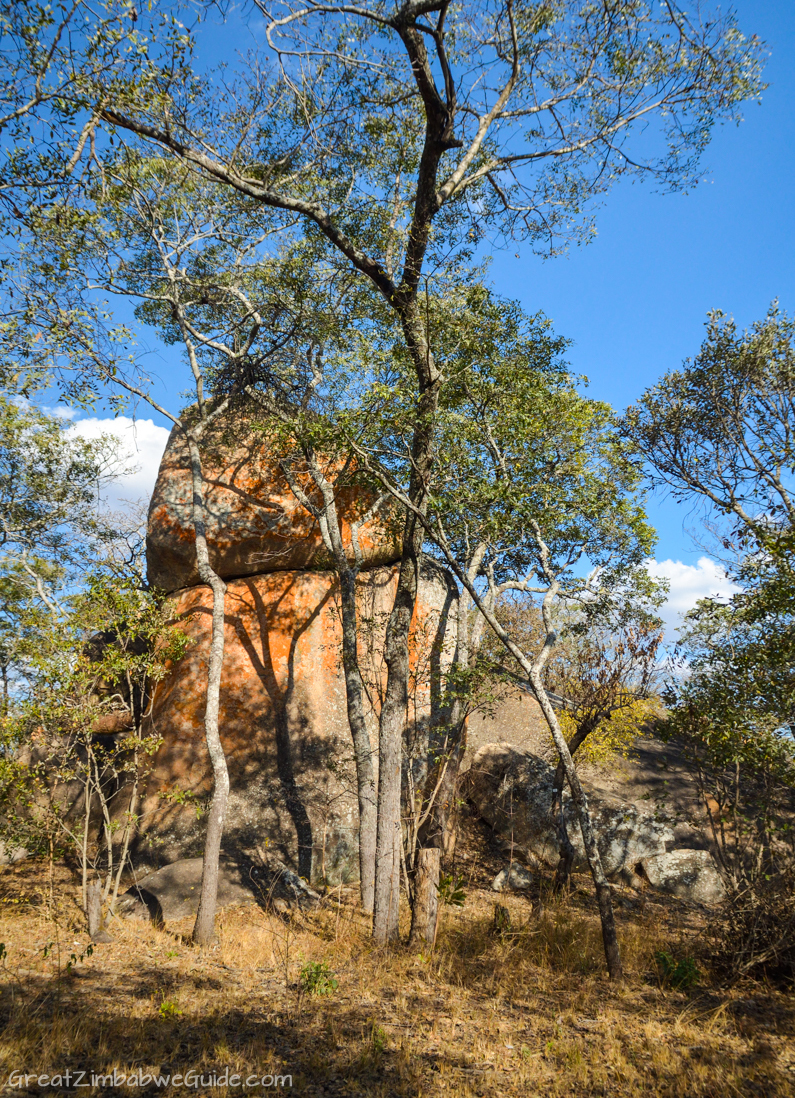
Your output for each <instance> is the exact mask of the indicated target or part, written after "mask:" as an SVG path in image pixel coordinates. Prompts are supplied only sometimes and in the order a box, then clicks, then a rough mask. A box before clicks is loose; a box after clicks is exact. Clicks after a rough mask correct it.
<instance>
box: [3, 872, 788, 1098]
mask: <svg viewBox="0 0 795 1098" xmlns="http://www.w3.org/2000/svg"><path fill="white" fill-rule="evenodd" d="M43 873H44V869H43V867H37V866H25V867H16V868H10V869H9V868H7V869H5V870H2V871H0V896H2V900H3V902H2V905H0V941H3V942H4V943H5V946H6V950H7V954H8V956H7V959H6V961H5V970H4V979H3V987H2V996H3V998H2V1043H1V1044H0V1080H1V1081H2V1083H3V1084H5V1083H6V1080H7V1078H8V1076H9V1073H10V1072H11V1071H14V1070H17V1071H27V1072H30V1073H36V1074H40V1073H47V1074H48V1075H54V1074H57V1073H59V1072H63V1071H64V1070H65V1069H66V1068H67V1067H69V1068H71V1069H72V1070H75V1069H78V1070H79V1069H82V1070H86V1071H87V1072H88V1073H90V1072H92V1071H93V1072H94V1073H96V1074H109V1073H112V1072H113V1070H114V1068H115V1069H116V1070H117V1071H118V1072H120V1073H123V1074H127V1075H129V1074H130V1073H132V1072H144V1073H147V1074H152V1073H156V1072H163V1073H165V1072H171V1073H175V1072H181V1073H184V1072H187V1071H189V1070H191V1069H193V1070H196V1071H200V1072H204V1073H205V1078H207V1076H209V1074H210V1073H211V1072H213V1071H215V1072H216V1073H218V1072H219V1071H222V1070H223V1068H224V1067H227V1066H228V1067H229V1069H230V1072H237V1073H239V1074H241V1075H243V1076H247V1075H249V1074H252V1073H256V1074H257V1075H260V1076H262V1075H270V1074H286V1075H292V1079H293V1092H294V1093H297V1094H302V1095H367V1096H379V1095H381V1096H392V1095H395V1096H398V1095H406V1096H409V1095H411V1096H417V1098H419V1096H423V1098H429V1096H432V1095H456V1096H458V1095H460V1096H467V1095H500V1096H502V1095H523V1096H524V1095H545V1096H546V1095H561V1096H563V1095H565V1096H569V1095H577V1096H586V1095H610V1096H624V1095H627V1096H629V1095H633V1096H634V1095H644V1096H645V1095H660V1096H663V1095H664V1096H672V1098H673V1096H680V1095H681V1096H683V1098H684V1096H687V1098H693V1096H702V1095H703V1096H710V1098H711V1096H714V1098H727V1096H732V1095H741V1096H743V1098H745V1096H749V1095H757V1094H758V1095H760V1096H764V1098H772V1096H775V1095H789V1094H795V1043H793V1031H794V1029H795V1005H794V1004H793V1001H792V997H791V995H789V994H786V993H784V992H781V991H775V990H773V989H770V988H765V987H762V986H760V985H753V986H751V985H744V986H743V987H742V988H738V987H734V988H731V989H725V988H724V989H721V988H719V987H718V986H715V985H713V984H712V983H711V982H710V979H709V974H706V976H705V977H704V979H703V980H702V983H701V985H700V986H699V987H697V988H695V989H693V990H691V991H689V992H682V991H674V990H671V989H666V988H663V987H661V986H660V980H659V976H658V974H657V970H656V966H655V962H654V953H655V951H656V950H657V949H660V948H666V949H669V950H671V951H672V952H674V954H675V955H683V954H684V953H686V952H687V951H688V950H689V951H690V952H692V951H693V950H694V949H695V948H696V943H697V937H698V933H699V916H698V913H697V912H693V911H692V910H688V909H687V908H686V907H684V906H683V905H681V904H666V905H663V904H661V903H652V902H647V903H645V904H644V903H643V901H642V899H641V900H638V899H637V898H635V899H632V896H631V894H629V893H626V894H622V895H624V903H623V905H622V906H621V907H620V908H619V912H618V918H619V924H620V930H621V940H622V946H623V954H624V960H625V964H626V968H627V973H628V976H627V980H626V982H625V984H624V985H623V986H621V987H613V986H611V985H610V984H609V983H608V982H607V981H606V979H605V978H604V976H603V964H602V957H601V941H600V936H599V928H598V923H597V920H596V915H595V910H594V908H593V905H592V902H591V899H590V896H589V895H588V893H587V891H586V890H585V889H584V888H583V889H582V890H578V891H577V892H576V893H575V894H574V895H573V896H572V897H571V898H570V899H569V900H567V901H566V902H547V903H546V904H545V905H544V906H543V907H542V908H540V909H539V907H538V905H537V904H536V906H535V907H534V906H533V905H532V904H531V903H530V902H529V901H528V900H527V899H525V898H523V897H520V896H510V897H507V898H503V897H495V895H494V894H493V893H489V892H487V891H486V890H484V889H482V888H478V887H477V883H475V884H473V885H472V886H471V887H470V890H469V892H468V895H467V902H466V905H465V907H464V908H463V909H461V910H457V909H449V908H448V909H445V911H444V915H443V922H442V926H441V930H440V934H439V940H438V943H437V948H436V950H435V952H434V954H433V956H431V957H426V956H422V955H417V954H416V953H413V952H409V951H408V950H406V949H401V950H398V951H394V952H389V951H379V950H376V949H374V948H373V947H372V946H371V944H370V942H369V939H368V936H367V927H366V925H365V923H364V920H363V919H362V917H361V916H360V914H359V913H358V912H357V910H356V907H355V906H354V904H353V902H352V901H353V896H352V894H350V893H346V892H345V891H344V890H341V891H333V892H331V893H330V894H329V895H328V896H327V897H326V900H325V902H324V905H323V907H322V909H321V910H320V911H318V912H317V913H315V914H314V915H312V916H311V917H300V918H298V919H295V920H293V921H287V922H285V921H283V920H281V919H279V918H277V917H276V916H273V915H270V914H267V913H265V912H263V911H261V910H260V909H259V908H257V907H255V906H246V907H236V908H227V909H226V910H224V911H223V912H222V913H221V915H220V918H219V944H218V946H217V948H215V949H213V950H210V951H200V950H197V949H195V948H193V947H191V946H190V945H188V944H187V942H186V938H187V935H188V934H189V932H190V929H191V926H190V920H185V921H183V922H180V923H169V924H167V926H166V928H165V929H160V930H159V929H156V928H155V927H153V926H150V925H148V924H145V923H141V922H136V921H129V922H123V921H119V922H117V923H116V924H114V926H113V928H112V933H113V936H114V941H113V942H112V943H111V944H108V945H103V946H97V947H95V949H94V953H93V955H91V956H84V958H83V960H82V961H80V960H79V957H80V954H81V953H84V951H85V948H86V946H87V939H86V935H85V932H84V930H83V927H82V918H81V915H80V912H79V909H78V907H77V890H76V889H75V888H74V886H73V885H72V884H71V881H70V878H69V875H68V873H67V872H66V871H65V870H60V871H59V875H58V880H56V882H55V885H56V894H57V895H58V897H59V903H58V905H57V907H58V910H57V912H56V914H57V923H56V922H54V921H53V918H52V914H53V912H52V911H51V910H50V905H49V902H48V898H47V882H46V873H44V877H42V874H43ZM584 883H585V882H583V884H584ZM496 899H500V901H501V902H503V903H504V904H505V906H506V907H507V908H508V910H509V913H510V920H511V928H510V929H509V930H507V931H504V932H502V933H500V934H495V933H494V930H493V912H494V903H495V900H496ZM37 900H39V901H40V902H35V901H37ZM50 942H56V943H57V944H56V945H55V946H53V948H52V949H50V950H48V952H47V956H46V957H45V956H44V950H45V946H46V945H47V944H48V943H50ZM59 951H60V965H59V959H58V952H59ZM72 953H74V954H75V956H76V957H77V958H78V961H77V963H76V964H74V965H73V966H72V968H71V969H70V970H69V971H68V972H67V970H66V966H67V963H68V962H69V961H70V958H71V954H72ZM308 960H314V961H320V960H324V961H326V962H328V964H329V966H330V968H331V969H332V970H333V971H334V972H335V973H336V976H337V979H338V980H339V987H338V988H337V990H336V991H335V992H333V993H332V994H330V995H327V996H310V995H307V994H305V993H304V992H303V991H302V990H301V983H300V979H299V973H300V969H301V967H302V965H303V964H304V963H305V962H306V961H308ZM272 1090H273V1088H270V1089H268V1088H262V1089H260V1090H258V1089H257V1088H250V1089H248V1090H246V1091H245V1093H247V1094H256V1093H272ZM2 1092H3V1093H6V1092H9V1093H15V1094H19V1093H21V1091H20V1090H19V1089H14V1090H12V1091H7V1088H6V1089H3V1091H2ZM22 1092H24V1091H22ZM30 1092H31V1093H41V1091H40V1090H37V1089H36V1086H35V1085H33V1086H32V1087H31V1089H30ZM46 1092H47V1093H50V1094H53V1093H64V1092H66V1088H64V1089H63V1090H62V1091H59V1090H58V1089H57V1088H55V1089H53V1088H48V1089H47V1091H46ZM100 1092H101V1091H100V1089H99V1088H98V1087H87V1088H82V1089H81V1090H78V1091H72V1093H78V1094H85V1095H90V1094H92V1093H100ZM198 1092H199V1093H202V1094H209V1093H212V1094H218V1095H223V1094H227V1093H230V1094H235V1093H236V1094H241V1093H243V1090H242V1088H241V1089H233V1088H227V1087H225V1086H220V1087H217V1088H215V1089H213V1088H210V1087H208V1086H202V1085H200V1086H199V1088H198ZM105 1093H119V1094H124V1093H130V1094H138V1095H140V1094H143V1093H150V1094H154V1093H157V1091H156V1089H155V1088H154V1087H153V1086H151V1087H149V1088H145V1089H143V1090H142V1089H132V1090H131V1089H129V1088H126V1087H116V1088H111V1089H110V1090H107V1089H106V1091H105ZM160 1093H162V1091H161V1092H160ZM194 1093H195V1091H194Z"/></svg>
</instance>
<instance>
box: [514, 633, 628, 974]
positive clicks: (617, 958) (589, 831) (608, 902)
mask: <svg viewBox="0 0 795 1098" xmlns="http://www.w3.org/2000/svg"><path fill="white" fill-rule="evenodd" d="M550 647H551V646H550ZM538 663H539V661H536V663H535V664H534V665H533V667H532V669H531V672H530V681H531V683H532V685H533V691H534V693H535V695H536V698H537V699H538V703H539V705H540V706H541V708H542V710H543V712H544V716H545V717H546V720H547V724H548V725H549V729H550V731H551V733H552V738H553V740H554V741H555V747H556V748H557V751H558V755H559V757H560V761H561V763H562V765H563V769H564V771H565V774H566V778H567V780H568V783H569V788H570V789H571V796H572V800H573V801H574V804H575V807H576V809H577V816H578V818H579V821H580V830H581V832H582V841H583V845H584V846H585V854H586V857H587V858H588V865H589V867H590V870H591V876H592V877H593V882H594V887H595V889H596V899H597V902H598V904H599V916H600V919H601V922H602V941H603V943H604V950H605V960H606V961H607V971H608V973H609V975H610V979H611V980H621V979H622V978H623V975H624V973H623V969H622V967H621V953H620V951H619V948H618V935H617V934H616V921H615V917H614V914H613V901H612V896H611V892H610V885H609V883H608V880H607V877H605V873H604V868H603V867H602V859H601V857H600V855H599V847H598V846H597V842H596V833H595V832H594V829H593V824H592V822H591V814H590V812H589V811H588V798H587V797H586V795H585V790H584V789H583V787H582V783H581V782H580V776H579V774H578V773H577V770H576V767H575V766H574V760H573V759H572V757H571V753H570V752H569V747H568V744H567V743H566V739H565V737H564V735H563V733H562V731H561V729H560V724H559V723H558V718H557V714H556V713H555V710H554V709H553V708H552V703H551V702H550V700H549V698H548V697H547V693H546V690H545V689H544V684H543V682H542V681H541V667H539V666H538Z"/></svg>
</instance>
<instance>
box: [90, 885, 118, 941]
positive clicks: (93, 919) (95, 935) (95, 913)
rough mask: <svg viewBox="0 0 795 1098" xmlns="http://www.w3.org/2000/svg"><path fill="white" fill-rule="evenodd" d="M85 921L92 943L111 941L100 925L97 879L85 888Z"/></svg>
mask: <svg viewBox="0 0 795 1098" xmlns="http://www.w3.org/2000/svg"><path fill="white" fill-rule="evenodd" d="M86 919H87V920H88V933H89V935H90V937H91V941H92V942H112V941H113V939H112V938H111V936H110V934H108V932H107V931H106V930H105V928H104V927H103V925H102V882H101V881H100V880H99V878H98V877H95V878H94V880H93V881H89V882H88V885H87V887H86Z"/></svg>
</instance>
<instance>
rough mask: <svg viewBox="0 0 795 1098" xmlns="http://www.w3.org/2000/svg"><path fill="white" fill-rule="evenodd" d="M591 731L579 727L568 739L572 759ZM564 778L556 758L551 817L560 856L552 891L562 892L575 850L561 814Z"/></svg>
mask: <svg viewBox="0 0 795 1098" xmlns="http://www.w3.org/2000/svg"><path fill="white" fill-rule="evenodd" d="M590 733H591V728H590V726H585V727H583V728H579V729H578V730H577V731H576V732H575V733H574V735H573V736H572V737H571V739H570V740H569V742H568V744H567V746H568V749H569V754H570V755H571V757H572V760H573V759H574V756H575V754H576V753H577V750H578V749H579V748H580V747H581V746H582V744H583V743H585V741H586V739H587V738H588V736H589V735H590ZM565 780H566V771H565V769H564V766H563V760H562V759H558V765H557V766H556V768H555V781H554V786H553V789H552V818H553V820H554V821H555V823H556V825H557V829H558V836H559V838H560V857H559V859H558V864H557V868H556V869H555V879H554V881H553V882H552V891H553V892H556V893H558V892H563V891H565V890H566V889H567V888H568V887H569V882H570V880H571V871H572V868H573V866H574V856H575V850H574V847H573V846H572V843H571V839H570V838H569V830H568V827H567V826H566V820H565V818H564V815H563V783H564V781H565Z"/></svg>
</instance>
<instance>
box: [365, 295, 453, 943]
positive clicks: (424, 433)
mask: <svg viewBox="0 0 795 1098" xmlns="http://www.w3.org/2000/svg"><path fill="white" fill-rule="evenodd" d="M399 311H400V314H401V324H402V328H403V332H404V335H405V336H406V342H407V345H408V348H409V352H410V354H411V356H412V359H413V361H414V367H415V370H416V373H417V378H418V380H419V385H420V392H419V396H418V399H417V404H416V418H415V425H414V437H413V439H412V445H411V478H410V481H409V491H408V498H409V500H410V501H411V503H412V504H413V505H414V507H416V508H417V510H418V511H419V512H420V513H421V514H424V513H425V508H426V506H427V495H428V484H429V480H430V476H431V471H432V469H433V466H434V452H433V446H434V437H435V420H436V410H437V406H438V403H439V385H440V377H439V374H438V371H437V370H436V366H435V364H434V360H433V355H432V354H431V350H430V347H429V346H428V344H427V341H426V338H425V329H424V324H423V320H422V317H421V316H420V313H419V310H418V308H417V302H416V296H413V297H412V298H411V300H410V301H409V302H407V303H406V304H405V305H404V306H403V308H402V309H401V310H399ZM424 538H425V529H424V527H423V526H422V524H421V523H420V521H419V519H418V516H417V515H416V514H415V513H414V512H413V511H412V510H407V512H406V521H405V525H404V528H403V554H402V556H401V560H400V572H399V574H398V584H397V591H396V592H395V601H394V604H393V606H392V613H391V614H390V616H389V623H388V625H387V630H386V637H385V640H384V659H385V663H386V667H387V679H386V691H385V697H384V704H383V706H382V708H381V719H380V721H379V729H378V830H377V836H376V849H375V905H374V915H373V938H374V940H375V941H376V942H381V943H383V942H393V941H397V940H398V938H399V933H398V917H399V902H400V855H401V850H402V844H403V836H402V832H401V821H400V785H401V764H402V752H403V732H404V730H405V727H406V714H407V712H408V694H409V673H410V667H409V630H410V628H411V619H412V617H413V615H414V606H415V603H416V600H417V589H418V586H419V579H420V566H421V563H422V544H423V541H424Z"/></svg>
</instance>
